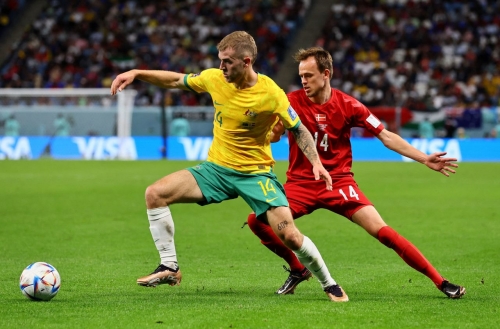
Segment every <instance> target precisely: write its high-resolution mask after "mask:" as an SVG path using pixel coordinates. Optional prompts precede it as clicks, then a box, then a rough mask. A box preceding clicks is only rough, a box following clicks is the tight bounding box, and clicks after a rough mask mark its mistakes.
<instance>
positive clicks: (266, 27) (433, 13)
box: [0, 0, 500, 128]
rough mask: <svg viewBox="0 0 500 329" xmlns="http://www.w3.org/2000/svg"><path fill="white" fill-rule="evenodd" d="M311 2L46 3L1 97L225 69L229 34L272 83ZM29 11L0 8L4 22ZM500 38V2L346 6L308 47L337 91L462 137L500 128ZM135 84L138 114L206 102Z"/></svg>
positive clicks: (4, 0) (9, 3)
mask: <svg viewBox="0 0 500 329" xmlns="http://www.w3.org/2000/svg"><path fill="white" fill-rule="evenodd" d="M309 1H314V0H259V1H244V0H185V1H179V0H165V1H154V0H143V1H138V0H128V1H118V0H67V1H65V0H49V1H48V3H49V5H48V6H47V8H46V9H45V10H44V11H43V13H42V14H41V15H40V16H39V17H38V18H37V19H36V21H34V22H33V24H32V26H31V29H29V30H27V31H26V33H25V35H24V36H23V38H22V40H21V42H20V43H19V46H18V48H17V49H16V50H15V51H14V52H13V54H12V56H11V57H10V59H9V60H8V61H7V62H6V63H4V65H3V66H2V67H1V71H0V76H1V79H0V88H32V87H37V88H99V87H109V86H110V84H111V82H112V79H113V78H114V77H115V76H116V75H117V74H118V73H121V72H123V71H125V70H128V69H132V68H139V69H160V70H173V71H178V72H184V73H196V72H199V71H201V70H203V69H205V68H209V67H217V66H218V63H219V61H218V58H217V50H216V44H217V42H218V41H219V40H220V39H221V38H222V37H223V36H224V35H226V34H228V33H230V32H232V31H234V30H245V31H248V32H249V33H250V34H252V35H253V36H254V37H255V39H256V42H257V46H258V49H259V56H258V58H257V61H256V64H255V67H256V69H257V70H258V71H259V72H260V73H263V74H266V75H269V76H271V77H273V76H274V75H275V74H276V73H277V72H278V70H279V68H280V63H281V62H282V61H283V59H284V56H285V54H286V53H287V51H288V50H289V49H288V46H289V45H290V41H291V40H292V39H293V37H294V32H295V31H296V29H297V28H299V27H300V26H301V24H302V23H303V19H304V16H305V13H306V11H307V9H308V7H309V5H310V4H309ZM315 1H321V0H315ZM22 4H24V0H0V5H1V9H2V13H4V12H7V11H12V10H16V8H18V7H19V5H22ZM4 16H5V15H4ZM2 17H3V16H2ZM499 37H500V1H493V0H471V1H462V0H448V1H442V0H385V1H371V0H350V1H346V0H344V1H336V2H335V4H333V5H332V7H331V13H330V17H329V19H328V21H327V23H326V24H325V25H324V26H323V27H322V28H321V33H320V37H319V38H318V39H317V40H315V41H314V40H311V45H312V44H313V43H316V45H319V46H322V47H324V48H325V49H327V50H328V51H330V53H331V54H332V56H333V59H334V74H333V79H332V85H333V87H335V88H338V89H340V90H342V91H344V92H347V93H349V94H351V95H353V96H354V97H356V98H357V99H359V100H360V101H362V102H363V103H364V104H366V105H367V106H370V107H375V106H389V107H391V106H392V107H394V106H401V107H404V108H406V109H409V110H412V111H424V112H434V111H438V110H441V111H443V110H444V111H446V120H448V119H449V120H448V121H450V122H454V124H455V126H456V128H458V127H459V126H460V127H465V128H478V126H480V125H481V124H482V123H481V122H482V121H484V120H485V118H486V119H487V120H490V121H491V123H494V122H496V123H498V122H499V120H498V111H497V109H498V106H499V105H500V40H499ZM134 84H135V85H134V88H135V89H137V90H138V92H139V94H138V97H137V99H136V102H137V105H158V104H161V103H162V102H163V103H164V104H166V105H210V104H211V100H210V98H209V96H208V95H206V94H201V95H198V94H195V93H182V92H178V91H171V90H167V91H164V90H160V89H159V88H156V87H154V86H151V85H148V84H144V83H142V82H140V81H136V82H135V83H134ZM299 86H300V80H297V82H296V83H295V84H294V85H292V86H290V89H294V88H299ZM477 109H482V110H483V112H482V113H481V114H478V113H476V111H475V110H477ZM484 109H489V110H487V111H486V112H485V110H484ZM490 110H491V111H490ZM481 120H482V121H481ZM480 121H481V122H480ZM478 122H479V123H478Z"/></svg>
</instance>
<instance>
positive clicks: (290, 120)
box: [277, 92, 300, 130]
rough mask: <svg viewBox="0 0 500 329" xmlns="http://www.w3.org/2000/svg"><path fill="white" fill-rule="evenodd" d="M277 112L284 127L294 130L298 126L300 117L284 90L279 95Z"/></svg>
mask: <svg viewBox="0 0 500 329" xmlns="http://www.w3.org/2000/svg"><path fill="white" fill-rule="evenodd" d="M277 114H278V116H279V118H280V119H281V121H282V122H283V125H284V126H285V128H286V129H288V130H294V129H297V128H298V127H299V126H300V118H299V116H298V114H297V112H295V110H294V109H293V107H292V105H291V104H290V101H289V100H288V97H287V96H286V94H285V93H284V92H281V93H280V96H279V101H278V108H277Z"/></svg>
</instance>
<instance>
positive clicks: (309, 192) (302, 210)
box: [284, 180, 326, 219]
mask: <svg viewBox="0 0 500 329" xmlns="http://www.w3.org/2000/svg"><path fill="white" fill-rule="evenodd" d="M284 188H285V192H286V198H287V199H288V203H289V207H290V210H291V211H292V216H293V218H294V219H296V218H300V217H302V216H304V215H307V214H310V213H312V212H313V211H314V210H316V209H318V198H317V195H316V193H317V191H318V190H325V191H326V188H325V182H324V181H323V180H318V181H307V182H302V181H301V182H286V183H285V185H284Z"/></svg>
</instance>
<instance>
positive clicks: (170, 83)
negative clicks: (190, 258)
mask: <svg viewBox="0 0 500 329" xmlns="http://www.w3.org/2000/svg"><path fill="white" fill-rule="evenodd" d="M217 49H218V51H219V59H220V66H219V68H218V69H207V70H204V71H202V72H201V73H200V74H190V75H187V74H182V73H177V72H170V71H156V70H131V71H127V72H125V73H122V74H120V75H118V76H117V77H116V78H115V80H114V81H113V83H112V85H111V94H112V95H115V94H116V93H117V92H119V91H122V90H123V88H125V87H126V86H127V85H129V84H130V83H132V81H134V79H139V80H142V81H145V82H148V83H151V84H154V85H156V86H159V87H163V88H178V89H184V90H192V91H195V92H208V93H210V95H211V96H212V100H213V104H214V108H215V116H214V130H213V133H214V138H213V142H212V145H211V146H210V150H209V152H208V158H207V161H205V162H203V163H201V164H200V165H197V166H194V167H192V168H187V169H185V170H180V171H177V172H174V173H172V174H169V175H167V176H165V177H163V178H161V179H160V180H158V181H157V182H155V183H153V184H152V185H150V186H149V187H148V188H147V189H146V206H147V214H148V219H149V225H150V227H149V228H150V231H151V235H152V237H153V240H154V243H155V245H156V248H157V249H158V252H159V254H160V259H161V263H160V265H159V266H158V267H157V268H156V269H155V270H154V271H153V273H151V274H149V275H147V276H144V277H141V278H139V279H137V283H138V284H139V285H141V286H149V287H151V286H153V287H154V286H157V285H159V284H169V285H171V286H173V285H178V284H179V283H180V282H181V279H182V274H181V271H180V270H179V266H178V264H177V255H176V251H175V245H174V222H173V220H172V214H171V212H170V209H169V205H171V204H174V203H198V204H200V205H207V204H211V203H219V202H222V201H224V200H229V199H234V198H237V197H238V196H241V197H242V198H243V199H244V200H245V201H246V203H247V204H248V205H249V206H250V207H251V208H252V210H253V211H254V212H255V214H256V216H257V217H258V218H259V219H260V220H262V221H264V222H267V223H269V225H270V226H271V227H272V229H273V231H274V233H275V234H276V235H277V236H278V237H279V238H280V240H281V241H282V242H283V243H284V245H285V246H287V247H288V248H290V249H291V250H292V251H293V252H294V253H295V254H296V255H297V257H298V259H299V260H300V261H301V262H302V264H304V266H306V267H307V268H308V269H309V270H310V271H311V272H312V273H313V274H314V275H315V276H316V278H317V279H318V281H319V282H320V284H321V286H322V288H323V290H324V291H325V293H326V294H327V296H328V297H329V298H330V300H332V301H335V302H345V301H348V300H349V299H348V297H347V295H346V294H345V292H344V291H343V290H342V288H341V287H340V286H339V285H338V284H337V283H336V282H335V280H334V279H333V278H332V277H331V275H330V273H329V271H328V268H327V267H326V265H325V262H324V261H323V258H322V257H321V254H320V253H319V251H318V249H317V248H316V246H315V245H314V243H313V242H312V241H311V240H310V239H309V238H308V237H306V236H304V235H303V234H302V233H300V231H299V230H298V229H297V227H296V226H295V224H294V222H293V218H292V214H291V212H290V209H289V207H288V201H287V199H286V196H285V193H284V189H283V186H282V185H281V184H280V183H279V181H278V180H277V178H276V176H275V175H274V173H273V169H272V167H273V165H274V159H273V157H272V154H271V148H270V135H271V131H272V128H273V126H274V125H275V124H276V122H277V121H278V120H281V121H282V122H283V124H284V126H285V128H286V129H288V130H290V131H291V132H292V133H293V135H294V136H295V140H296V142H297V144H298V145H299V147H300V149H301V150H302V152H303V153H304V154H305V156H306V157H307V159H308V160H309V161H310V162H311V164H312V171H313V173H314V177H315V179H316V180H318V179H320V178H322V179H323V180H324V181H325V182H326V187H327V189H329V190H331V186H332V180H331V177H330V175H329V173H328V172H327V171H326V170H325V168H324V167H323V165H322V164H321V162H320V160H319V156H318V153H317V151H316V147H315V145H314V141H313V138H312V136H311V134H310V133H309V131H308V130H307V128H305V127H304V126H303V125H301V122H300V119H299V117H298V116H297V114H296V113H295V111H294V110H293V108H292V107H291V106H290V102H289V101H288V99H287V97H286V95H285V93H284V91H283V90H281V89H280V88H279V87H278V86H277V85H276V84H275V83H274V82H273V81H272V80H271V79H270V78H268V77H266V76H264V75H261V74H258V73H256V72H255V71H254V70H253V63H254V62H255V59H256V56H257V46H256V45H255V41H254V39H253V38H252V36H250V35H249V34H248V33H246V32H243V31H236V32H233V33H231V34H229V35H227V36H226V37H224V38H223V39H222V40H221V42H220V43H219V44H218V45H217Z"/></svg>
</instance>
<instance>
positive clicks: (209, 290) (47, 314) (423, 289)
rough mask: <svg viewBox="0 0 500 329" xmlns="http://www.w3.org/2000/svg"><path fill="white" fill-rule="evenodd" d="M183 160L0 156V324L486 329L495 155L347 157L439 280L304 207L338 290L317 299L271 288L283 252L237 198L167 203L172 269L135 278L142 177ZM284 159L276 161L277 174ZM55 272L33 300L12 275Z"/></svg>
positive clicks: (493, 314)
mask: <svg viewBox="0 0 500 329" xmlns="http://www.w3.org/2000/svg"><path fill="white" fill-rule="evenodd" d="M194 164H195V163H194V162H174V161H152V162H146V161H145V162H118V161H116V162H105V161H102V162H97V161H93V162H84V161H48V160H42V161H17V162H16V161H0V221H1V222H0V224H1V225H0V259H1V267H0V273H1V280H0V327H1V328H334V327H335V328H409V327H414V328H416V327H419V328H494V327H498V320H499V319H500V278H499V276H500V221H499V217H500V164H498V163H461V164H460V168H458V173H457V174H456V175H454V176H452V177H450V178H446V177H444V176H442V175H440V174H438V173H435V172H432V171H430V170H428V169H427V168H425V167H424V166H422V165H420V164H416V163H385V162H384V163H356V164H355V166H354V168H353V169H354V171H355V173H356V176H355V177H356V179H357V181H358V184H359V185H360V186H361V188H362V190H363V191H364V192H365V193H366V194H367V196H368V197H369V198H370V199H371V201H372V202H374V204H375V206H376V207H377V209H378V211H379V212H380V213H381V215H382V217H383V218H384V219H385V221H386V222H387V223H388V224H389V225H391V226H392V227H394V228H395V229H396V230H397V231H399V232H400V233H401V234H402V235H404V236H405V237H406V238H408V239H409V240H410V241H412V242H413V243H414V244H415V245H416V246H417V247H419V249H420V250H421V251H422V252H423V253H424V255H425V256H426V257H427V258H428V259H429V260H430V261H431V262H432V263H433V265H434V266H435V267H436V268H437V269H438V270H439V271H440V272H441V274H442V275H444V276H446V277H447V278H448V279H449V280H450V281H452V282H454V283H458V284H461V285H464V286H465V287H466V288H467V294H466V295H465V297H464V298H463V299H461V300H450V299H447V298H446V297H445V296H444V295H443V294H442V293H441V292H439V291H438V290H437V289H436V288H435V287H434V285H433V284H432V282H431V281H430V280H429V279H427V277H425V276H423V275H422V274H420V273H418V272H416V271H414V270H413V269H411V268H410V267H408V266H407V265H406V264H405V263H404V262H403V261H402V260H401V259H400V258H399V257H398V256H397V255H396V254H395V253H394V252H393V251H392V250H390V249H388V248H386V247H384V246H383V245H381V244H380V243H379V242H378V241H376V240H375V239H373V238H372V237H370V236H369V235H368V234H366V233H365V232H364V231H363V230H362V229H361V228H359V227H357V226H356V225H354V224H352V223H350V222H349V221H348V220H346V219H344V218H342V217H340V216H337V215H335V214H332V213H329V212H327V211H317V212H315V213H314V214H312V215H310V216H306V217H303V218H301V219H299V220H298V221H297V226H298V227H299V228H300V229H301V231H302V232H303V233H304V234H306V235H308V236H309V237H310V238H311V239H312V240H313V241H314V242H315V243H316V245H317V246H318V248H319V250H320V251H321V253H322V255H323V257H324V259H325V261H326V263H327V264H328V266H329V269H330V272H331V273H332V275H333V277H334V278H335V279H336V280H337V281H338V282H339V283H340V284H341V285H342V286H343V287H344V289H345V291H346V292H347V293H348V295H349V297H350V301H349V302H348V303H332V302H329V301H328V300H327V297H326V295H325V294H324V293H323V292H322V290H321V287H320V285H319V283H318V282H317V281H316V279H312V280H310V281H308V282H304V283H303V284H301V285H300V286H299V287H298V288H297V289H296V292H295V295H287V296H278V295H275V294H274V291H275V290H276V289H277V288H278V287H279V286H280V285H281V284H282V283H283V281H284V280H285V278H286V276H287V273H286V272H284V271H283V269H282V265H284V262H283V261H281V260H280V259H278V258H277V257H275V256H274V255H273V254H271V253H270V252H268V251H267V249H265V248H264V247H263V246H261V245H260V243H259V241H258V240H257V238H256V237H255V236H254V235H253V234H252V233H251V231H250V230H249V228H248V227H244V228H242V225H243V223H244V222H245V220H246V216H247V214H248V212H249V211H250V209H249V207H248V206H247V205H246V204H245V203H244V202H243V200H242V199H241V198H239V199H236V200H232V201H227V202H224V203H222V204H218V205H211V206H207V207H200V206H198V205H196V204H192V205H173V206H172V207H171V209H172V213H173V216H174V221H175V224H176V227H175V229H176V236H175V241H176V246H177V253H178V257H179V265H180V267H181V269H182V271H183V274H184V277H183V281H182V284H181V285H180V286H178V287H170V286H160V287H158V288H154V289H153V288H144V287H140V286H137V285H136V283H135V280H136V278H137V277H139V276H142V275H144V274H147V273H149V272H151V271H152V270H153V269H154V268H155V267H156V266H157V263H158V255H157V251H156V249H155V247H154V244H153V241H152V239H151V236H150V233H149V229H148V221H147V217H146V211H145V204H144V190H145V188H146V187H147V185H149V184H150V183H152V182H154V181H155V180H157V179H159V178H160V177H162V176H165V175H166V174H168V173H170V172H173V171H175V170H178V169H182V168H185V167H188V166H191V165H194ZM286 166H287V163H285V162H279V163H278V164H277V167H276V173H277V174H278V177H280V179H281V180H282V181H283V180H284V178H285V170H286ZM35 261H45V262H49V263H51V264H52V265H54V266H55V267H56V268H57V269H58V270H59V273H60V274H61V279H62V285H61V290H60V291H59V294H58V295H57V296H56V297H55V298H54V299H53V300H52V301H50V302H32V301H29V300H28V299H27V298H25V297H24V296H23V295H22V294H21V292H20V290H19V285H18V280H19V275H20V274H21V272H22V270H23V269H24V267H25V266H27V265H28V264H30V263H32V262H35Z"/></svg>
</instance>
